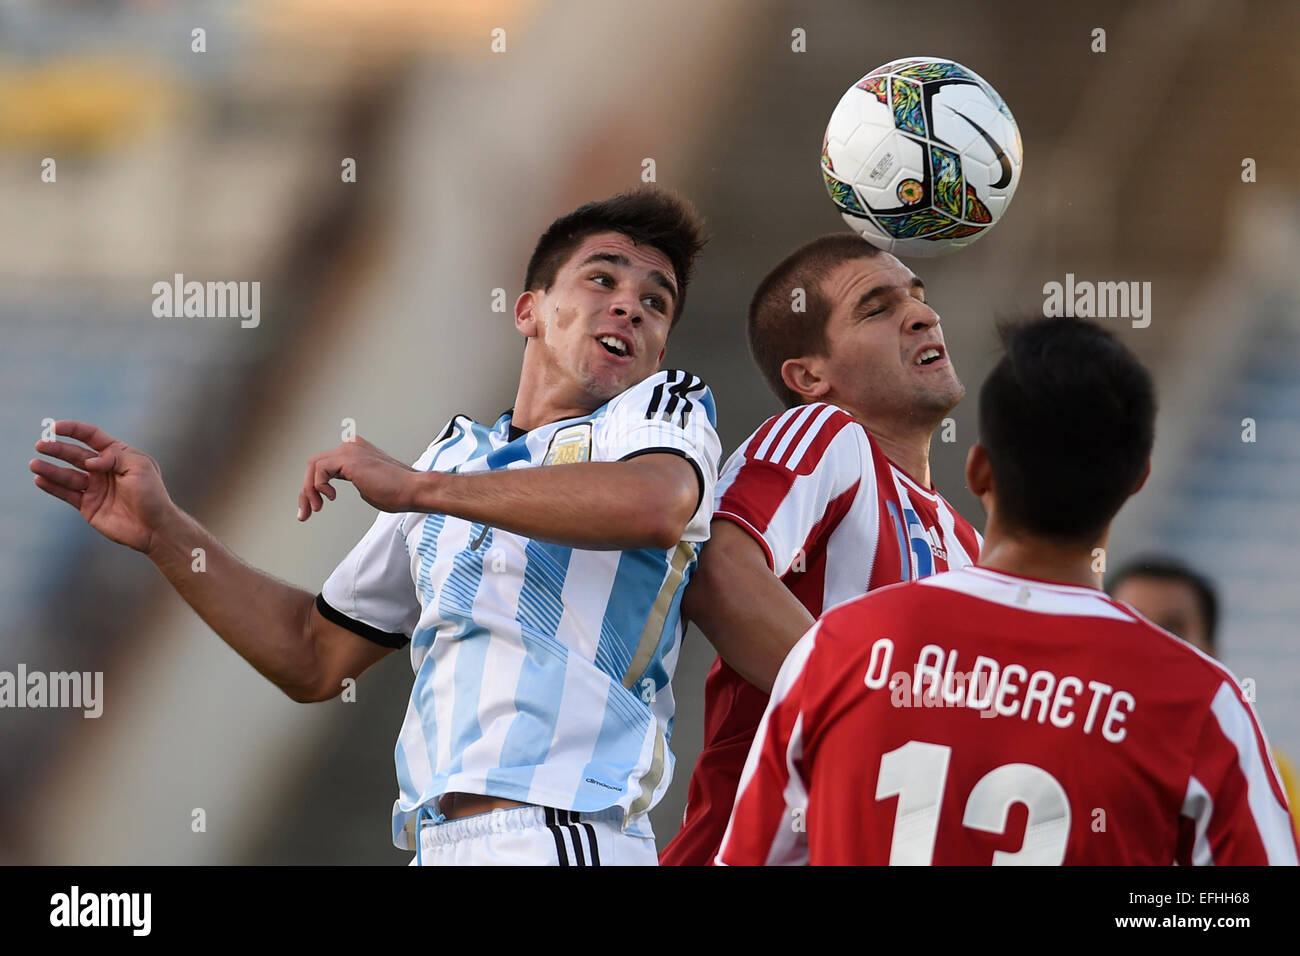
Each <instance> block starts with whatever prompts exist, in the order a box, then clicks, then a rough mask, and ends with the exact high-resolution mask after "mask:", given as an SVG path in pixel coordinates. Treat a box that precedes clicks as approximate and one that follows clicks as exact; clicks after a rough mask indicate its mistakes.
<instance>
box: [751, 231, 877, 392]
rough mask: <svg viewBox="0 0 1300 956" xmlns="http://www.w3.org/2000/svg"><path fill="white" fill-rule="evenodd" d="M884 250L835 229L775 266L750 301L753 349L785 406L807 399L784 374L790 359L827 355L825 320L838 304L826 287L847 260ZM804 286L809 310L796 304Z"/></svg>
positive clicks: (759, 365)
mask: <svg viewBox="0 0 1300 956" xmlns="http://www.w3.org/2000/svg"><path fill="white" fill-rule="evenodd" d="M880 253H881V250H879V249H877V248H876V247H875V246H873V245H871V243H869V242H867V241H866V240H865V239H863V238H862V237H861V236H859V235H857V234H856V233H852V232H835V233H831V234H830V235H828V236H821V237H819V238H817V239H814V240H812V242H808V243H805V244H804V245H802V246H800V247H799V248H798V249H796V250H795V251H794V252H792V253H790V254H789V255H788V256H786V257H785V258H784V259H782V260H781V261H780V262H778V263H777V264H776V267H775V268H773V269H772V271H771V272H769V273H768V274H767V276H766V277H764V279H763V281H762V282H760V283H759V284H758V288H757V289H755V290H754V297H753V298H752V299H751V300H750V302H749V317H748V323H749V351H750V353H751V354H752V355H753V356H754V363H755V364H756V365H757V366H758V370H759V371H760V372H762V373H763V379H764V380H765V381H766V382H767V387H768V388H770V389H771V390H772V391H773V392H774V393H775V394H776V397H777V398H779V399H780V400H781V402H782V404H784V405H785V407H786V408H794V407H795V406H796V405H802V404H803V402H804V399H803V397H802V396H801V395H799V394H798V393H797V392H795V391H793V390H792V389H791V388H790V387H789V386H788V385H786V384H785V380H784V379H782V378H781V366H782V365H784V364H785V363H786V361H787V360H789V359H793V358H802V357H803V356H805V355H825V354H826V323H827V321H828V320H829V319H830V317H831V310H832V309H833V308H834V306H835V303H833V302H832V301H831V300H830V297H829V296H827V295H826V292H825V291H824V290H823V288H822V286H823V284H824V283H825V281H826V277H827V276H829V275H830V274H831V272H833V271H834V270H835V268H836V267H837V266H839V265H840V264H841V263H844V262H852V261H853V260H855V259H871V258H873V257H875V256H878V255H880ZM796 289H802V290H803V293H804V295H803V298H804V303H803V304H804V311H802V312H796V311H795V310H794V309H792V308H791V304H792V302H793V295H794V291H795V290H796Z"/></svg>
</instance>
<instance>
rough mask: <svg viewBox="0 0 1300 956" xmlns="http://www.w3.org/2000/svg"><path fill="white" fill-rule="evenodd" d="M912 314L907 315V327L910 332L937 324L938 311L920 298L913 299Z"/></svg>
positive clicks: (923, 329) (921, 330)
mask: <svg viewBox="0 0 1300 956" xmlns="http://www.w3.org/2000/svg"><path fill="white" fill-rule="evenodd" d="M913 302H915V303H916V304H915V305H914V306H913V307H912V314H911V315H910V316H909V317H908V320H907V328H908V329H909V330H910V331H912V332H924V331H925V330H926V329H932V328H934V327H935V326H936V325H938V324H939V313H938V312H936V311H934V309H932V308H930V306H929V305H928V304H927V303H925V302H922V301H921V300H920V299H914V300H913Z"/></svg>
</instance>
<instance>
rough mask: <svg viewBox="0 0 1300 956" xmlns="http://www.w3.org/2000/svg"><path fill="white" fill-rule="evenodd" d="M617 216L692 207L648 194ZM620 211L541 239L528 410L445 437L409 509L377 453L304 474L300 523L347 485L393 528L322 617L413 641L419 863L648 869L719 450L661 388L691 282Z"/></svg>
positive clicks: (413, 833) (530, 310)
mask: <svg viewBox="0 0 1300 956" xmlns="http://www.w3.org/2000/svg"><path fill="white" fill-rule="evenodd" d="M614 203H622V204H624V205H628V206H630V207H633V208H638V207H643V208H640V209H639V212H638V213H637V214H638V215H640V216H643V217H653V216H660V217H662V216H663V214H664V211H665V208H667V209H668V210H672V209H681V208H684V207H676V206H675V205H672V204H671V203H672V201H671V200H668V199H667V198H666V197H664V196H663V194H660V193H658V192H655V191H651V192H646V193H642V194H640V195H639V196H638V197H637V198H634V199H629V198H623V199H616V200H614ZM665 204H669V205H667V206H665ZM607 205H608V204H594V205H593V207H590V208H585V209H584V210H579V211H578V213H575V214H573V216H574V217H577V222H578V225H577V226H575V225H574V223H573V222H566V221H565V220H560V221H559V223H557V225H556V226H553V227H552V229H551V230H549V231H548V233H547V236H544V237H543V239H542V241H541V243H539V247H538V252H537V253H535V254H534V257H533V258H534V266H535V268H534V267H533V266H530V270H529V272H530V275H529V277H528V279H527V288H528V289H529V290H531V291H526V292H525V293H524V294H523V295H522V296H521V297H520V299H519V304H518V305H517V307H516V321H517V324H518V325H519V327H520V331H521V332H523V333H524V335H525V336H527V337H528V343H527V345H526V346H525V352H524V368H523V374H522V375H521V381H520V390H519V396H518V399H517V401H516V404H515V407H514V408H513V409H512V410H511V411H509V412H507V413H505V414H504V415H502V416H501V417H500V418H498V419H497V421H496V422H495V423H494V424H493V425H491V426H487V425H482V424H480V423H478V422H475V421H473V420H472V419H470V418H469V417H467V416H463V415H461V416H456V417H455V418H453V419H452V420H451V422H449V423H448V425H447V427H446V428H445V429H443V431H442V432H441V434H440V435H439V436H438V438H437V440H435V441H434V442H433V443H432V444H430V445H429V447H428V449H427V450H426V451H425V453H424V455H422V456H421V458H420V459H419V461H417V462H416V464H415V467H414V470H413V475H417V476H421V477H425V478H427V479H432V481H428V482H426V483H425V484H423V485H415V484H412V485H411V487H412V488H417V487H418V489H419V490H418V491H415V492H412V493H413V494H414V495H415V500H414V501H413V502H410V503H404V502H402V501H401V498H400V494H393V495H391V497H390V498H389V499H387V500H385V499H384V498H383V495H384V493H385V492H386V491H388V490H389V489H388V487H387V485H388V484H389V483H391V482H393V481H394V479H397V478H405V477H407V474H405V473H404V472H402V471H399V470H398V468H397V467H396V466H394V465H393V464H392V463H391V460H386V457H387V456H383V455H382V453H379V452H378V451H377V450H376V449H373V448H372V447H371V446H367V445H365V443H354V444H353V445H352V446H351V447H348V446H344V447H343V448H341V449H340V450H339V451H337V452H333V453H330V454H328V455H325V456H319V457H318V459H314V460H313V464H312V466H311V468H310V469H309V471H310V472H311V473H310V474H309V476H308V479H307V482H306V485H305V487H304V508H306V507H307V506H308V505H310V506H312V507H318V506H319V503H320V502H319V498H317V499H316V500H315V501H313V500H312V496H313V492H315V493H317V494H319V491H323V490H325V489H326V488H327V487H328V484H327V482H328V479H329V477H331V476H335V475H337V476H339V477H344V478H348V479H349V480H352V481H353V482H354V483H355V484H357V487H358V489H359V490H360V491H361V492H362V493H363V495H366V496H367V498H368V499H370V497H371V494H370V489H371V488H374V489H376V492H375V495H374V497H375V499H376V500H374V501H373V503H375V504H377V505H378V506H379V507H381V509H382V510H383V511H384V512H385V513H383V514H381V515H380V516H379V518H378V519H377V520H376V522H375V524H374V526H373V527H372V528H371V530H370V532H369V533H368V534H367V535H366V536H365V537H364V538H363V539H362V540H361V542H359V543H358V544H357V546H356V547H355V548H354V549H353V551H352V553H351V554H349V555H348V557H347V558H345V559H344V560H343V562H342V563H340V564H339V566H338V568H337V569H336V570H335V571H334V573H333V574H332V575H331V576H330V577H329V579H328V580H327V581H326V582H325V585H324V587H323V588H322V591H321V594H320V596H319V597H318V599H317V605H316V609H317V612H318V613H319V614H320V615H321V616H322V617H323V618H325V619H326V620H327V621H330V622H332V623H334V624H336V625H338V626H340V627H342V628H345V629H347V630H349V631H352V632H354V633H356V634H359V635H361V636H362V637H364V638H366V639H367V640H369V641H372V642H375V643H377V644H379V645H382V646H384V647H398V646H404V645H405V644H406V642H407V640H408V639H409V640H410V644H411V648H410V653H411V663H412V667H413V668H414V670H415V684H414V687H413V688H412V692H411V699H410V703H409V705H408V707H407V712H406V719H405V722H404V723H403V726H402V731H401V734H400V736H399V738H398V742H397V748H396V762H397V776H398V783H399V797H398V799H397V801H396V804H395V806H394V813H393V837H394V841H395V842H396V844H397V845H398V846H404V847H407V848H411V849H416V850H417V851H418V852H417V860H418V861H420V862H423V863H429V862H436V863H444V862H453V863H459V862H468V863H478V862H495V861H497V860H500V861H501V862H530V861H532V862H557V863H566V862H569V863H595V862H604V863H610V862H629V863H638V862H639V863H653V862H654V858H655V850H654V841H653V833H652V832H651V829H650V823H649V818H648V812H649V810H650V808H651V807H653V806H654V805H655V804H656V803H657V802H658V800H659V798H660V797H661V796H662V795H663V793H664V791H665V790H666V789H667V787H668V783H669V781H670V780H671V777H672V764H673V757H672V752H671V750H670V749H669V747H668V738H669V735H670V733H671V728H672V716H673V696H672V689H671V680H672V673H673V668H674V665H675V663H676V660H677V655H678V651H679V649H680V644H681V632H682V629H683V628H682V625H681V621H680V612H679V608H680V602H681V594H682V591H683V590H684V588H685V584H686V582H687V580H688V579H689V576H690V573H691V571H692V569H693V568H694V566H695V561H696V555H697V553H698V551H699V548H700V545H701V543H702V542H703V541H704V540H705V539H706V538H707V537H708V529H709V521H710V518H711V515H712V504H711V502H712V494H713V485H714V483H715V481H716V475H717V462H718V457H719V452H720V449H719V444H718V438H717V434H716V431H715V428H716V413H715V410H714V405H713V398H712V396H711V394H710V392H709V389H708V388H707V387H706V386H705V384H704V383H703V382H702V381H701V380H700V379H699V378H697V377H696V376H694V375H692V374H690V373H688V372H684V371H678V370H668V371H658V372H656V371H654V369H655V368H656V367H657V366H658V364H659V361H660V359H661V358H662V355H663V349H664V343H665V341H666V337H667V334H668V332H669V330H670V329H671V326H672V324H673V317H674V316H675V315H676V314H679V312H680V304H681V293H682V291H683V289H684V285H685V278H686V274H687V273H688V271H689V267H683V266H681V265H679V264H676V263H674V262H673V257H672V255H671V251H672V249H673V246H672V245H671V239H670V240H669V241H665V242H664V243H663V244H664V245H666V246H668V250H669V251H668V252H665V251H663V250H661V249H660V248H658V247H657V246H656V244H655V242H654V239H653V238H647V237H646V235H645V234H646V233H647V232H649V231H651V230H649V229H646V227H643V226H639V225H638V223H636V222H635V221H633V222H630V223H629V225H628V227H627V228H629V229H630V230H633V231H631V232H630V233H625V232H623V231H621V228H620V223H621V220H619V219H618V216H617V214H615V215H613V216H611V215H610V214H609V213H607V212H606V211H605V210H606V207H607ZM623 215H627V214H626V213H624V214H623ZM605 217H609V218H611V219H613V221H612V222H607V221H604V219H605ZM566 219H573V217H566ZM585 220H591V222H589V223H587V224H586V225H585V226H583V223H584V221H585ZM638 228H641V229H642V230H643V232H642V233H640V235H641V237H642V238H641V241H637V239H636V238H635V237H636V236H637V235H638V233H637V232H636V231H634V230H636V229H638ZM548 237H549V238H548ZM557 243H558V246H557ZM554 247H558V248H559V249H560V250H561V251H562V252H564V253H565V255H564V257H563V259H560V258H558V257H557V256H555V255H554V254H553V248H554ZM548 258H549V259H550V260H551V261H554V262H555V266H554V267H553V268H554V274H553V275H551V276H548V275H546V274H545V271H546V262H547V260H548ZM651 373H652V374H651ZM371 470H377V471H379V472H380V474H379V475H378V476H372V475H371V474H370V473H369V472H370V471H371ZM410 472H411V470H410V469H406V473H410ZM411 504H414V507H411ZM486 814H495V815H492V816H487V815H486ZM484 828H486V829H484ZM502 828H505V829H502ZM480 831H481V832H480Z"/></svg>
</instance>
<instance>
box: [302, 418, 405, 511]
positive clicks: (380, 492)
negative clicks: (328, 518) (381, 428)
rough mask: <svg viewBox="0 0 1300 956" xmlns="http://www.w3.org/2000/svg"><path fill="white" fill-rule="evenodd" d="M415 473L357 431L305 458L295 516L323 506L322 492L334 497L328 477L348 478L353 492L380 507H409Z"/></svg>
mask: <svg viewBox="0 0 1300 956" xmlns="http://www.w3.org/2000/svg"><path fill="white" fill-rule="evenodd" d="M419 474H420V473H419V472H418V471H416V470H415V469H413V468H411V467H410V466H409V465H407V464H405V463H404V462H400V461H398V460H397V459H396V458H391V457H389V456H388V455H385V454H384V453H383V452H382V451H380V450H379V449H378V448H376V447H375V446H374V445H372V444H370V442H368V441H366V440H365V439H364V438H362V437H361V436H360V435H358V436H357V437H356V438H355V439H354V440H353V441H346V442H344V443H343V444H341V445H339V447H338V448H335V449H334V450H333V451H327V452H324V453H322V454H319V455H313V456H312V457H311V458H309V459H308V460H307V476H306V477H305V478H304V479H303V485H302V492H301V493H299V495H298V520H299V521H306V520H307V519H308V518H310V517H311V515H312V512H313V511H320V510H321V508H323V507H324V506H325V502H324V500H323V499H322V495H323V496H324V497H325V498H328V499H329V500H330V501H333V500H334V496H335V495H336V494H337V492H335V490H334V487H333V486H332V485H331V484H330V479H332V478H342V479H344V480H346V481H350V482H352V484H353V485H354V486H355V487H356V489H357V493H358V494H360V495H361V497H362V498H363V499H365V501H366V502H367V503H368V504H370V505H372V506H373V507H375V508H378V509H379V510H380V511H393V512H402V511H409V510H410V509H411V504H412V502H413V501H414V496H415V482H414V479H415V477H416V476H418V475H419Z"/></svg>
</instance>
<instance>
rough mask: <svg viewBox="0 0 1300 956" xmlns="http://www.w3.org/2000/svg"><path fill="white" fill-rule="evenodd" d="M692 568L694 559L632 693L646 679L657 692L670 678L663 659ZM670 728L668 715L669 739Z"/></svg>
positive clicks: (638, 690)
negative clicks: (652, 653) (647, 665)
mask: <svg viewBox="0 0 1300 956" xmlns="http://www.w3.org/2000/svg"><path fill="white" fill-rule="evenodd" d="M699 550H700V549H699V546H698V545H696V546H695V552H696V554H697V555H698V554H699ZM694 568H695V563H694V561H692V562H691V563H690V564H689V565H687V567H686V571H685V573H684V574H683V576H682V582H681V584H680V585H678V588H677V593H676V594H674V595H673V600H672V604H671V605H669V608H668V614H667V615H666V616H665V617H664V628H663V630H662V631H661V632H660V633H659V643H658V645H656V647H655V653H654V657H652V658H651V659H650V666H649V667H647V668H646V672H645V674H643V675H642V676H641V677H640V678H639V679H638V681H637V684H636V685H635V686H634V687H633V688H632V692H633V693H634V694H639V693H641V688H642V686H643V685H644V681H646V680H652V681H654V692H655V693H656V694H658V693H659V692H660V691H662V690H663V689H664V687H666V686H667V685H668V682H669V680H670V679H671V675H669V673H668V669H667V668H666V667H664V660H665V658H666V657H667V655H668V652H669V651H670V650H671V649H672V646H673V645H674V644H676V643H677V622H678V621H679V620H680V619H681V611H682V595H683V594H685V592H686V585H687V584H688V583H690V580H691V572H692V571H693V570H694ZM672 729H673V721H672V718H671V717H669V718H668V731H667V736H668V738H669V739H671V738H672Z"/></svg>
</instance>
